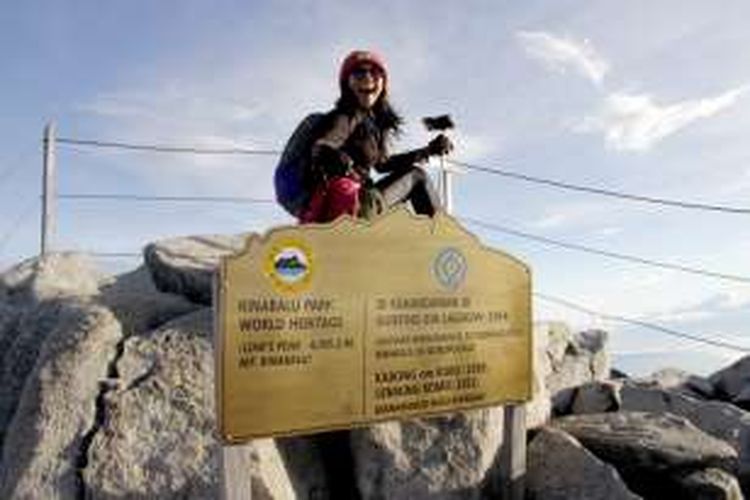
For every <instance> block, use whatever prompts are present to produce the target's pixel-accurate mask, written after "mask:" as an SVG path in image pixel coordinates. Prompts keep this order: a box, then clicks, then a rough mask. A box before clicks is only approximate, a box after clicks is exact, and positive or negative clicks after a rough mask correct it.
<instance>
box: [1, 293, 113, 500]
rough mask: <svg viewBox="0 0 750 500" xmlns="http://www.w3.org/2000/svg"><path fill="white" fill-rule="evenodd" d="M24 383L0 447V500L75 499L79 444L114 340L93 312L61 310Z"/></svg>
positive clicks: (76, 306)
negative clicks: (0, 499)
mask: <svg viewBox="0 0 750 500" xmlns="http://www.w3.org/2000/svg"><path fill="white" fill-rule="evenodd" d="M62 307H65V308H66V310H65V312H64V314H61V315H60V316H58V323H57V325H56V327H55V328H53V329H52V331H51V332H50V333H49V334H48V335H47V338H46V340H45V342H44V343H43V345H42V346H41V348H40V351H39V355H38V357H37V358H36V359H35V363H34V366H33V367H32V369H31V371H30V373H29V374H28V376H27V377H26V379H25V381H24V391H23V394H22V396H21V398H20V400H19V402H18V405H17V409H16V411H15V414H14V418H13V420H12V422H11V423H10V425H9V427H8V432H7V434H6V440H5V444H4V446H3V459H2V469H1V470H2V479H0V498H5V499H11V498H19V499H20V498H76V496H77V491H78V488H79V482H78V475H77V464H78V461H79V457H80V454H81V453H82V452H83V451H82V442H83V439H84V436H85V434H86V432H87V431H88V429H89V428H91V427H92V426H93V425H94V415H95V400H96V397H97V394H98V393H99V390H100V388H99V383H100V381H101V380H103V379H104V378H105V377H106V374H107V367H108V364H109V360H110V358H111V357H112V356H113V355H114V352H115V346H116V344H117V342H118V341H119V339H120V336H121V331H120V326H119V323H118V322H117V320H116V319H115V317H114V315H113V314H112V313H111V312H109V311H108V310H106V309H104V308H102V307H101V306H96V305H92V304H85V303H71V304H65V305H64V306H62Z"/></svg>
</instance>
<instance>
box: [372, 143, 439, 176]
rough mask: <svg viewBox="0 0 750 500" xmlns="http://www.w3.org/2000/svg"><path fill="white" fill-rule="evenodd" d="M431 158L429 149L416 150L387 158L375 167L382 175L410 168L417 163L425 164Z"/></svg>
mask: <svg viewBox="0 0 750 500" xmlns="http://www.w3.org/2000/svg"><path fill="white" fill-rule="evenodd" d="M429 157H430V153H429V150H428V149H427V148H419V149H414V150H412V151H407V152H406V153H399V154H397V155H393V156H389V157H387V158H386V160H385V161H383V162H381V163H378V164H377V165H375V170H376V171H378V172H379V173H381V174H385V173H388V172H395V171H398V170H402V169H405V168H409V167H411V166H412V165H415V164H417V163H422V162H425V161H427V159H428V158H429Z"/></svg>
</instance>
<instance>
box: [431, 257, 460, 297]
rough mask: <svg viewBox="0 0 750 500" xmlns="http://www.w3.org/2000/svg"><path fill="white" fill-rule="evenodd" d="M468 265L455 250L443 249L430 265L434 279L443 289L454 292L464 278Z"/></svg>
mask: <svg viewBox="0 0 750 500" xmlns="http://www.w3.org/2000/svg"><path fill="white" fill-rule="evenodd" d="M467 268H468V265H467V263H466V258H465V257H464V255H463V254H462V253H461V252H460V251H459V250H458V249H456V248H445V249H443V250H441V251H440V253H438V255H437V257H435V261H434V262H433V263H432V271H433V273H434V275H435V278H436V279H437V280H438V283H440V284H441V285H442V286H443V287H444V288H447V289H449V290H455V289H456V288H458V287H459V286H460V285H461V283H463V281H464V278H465V277H466V269H467Z"/></svg>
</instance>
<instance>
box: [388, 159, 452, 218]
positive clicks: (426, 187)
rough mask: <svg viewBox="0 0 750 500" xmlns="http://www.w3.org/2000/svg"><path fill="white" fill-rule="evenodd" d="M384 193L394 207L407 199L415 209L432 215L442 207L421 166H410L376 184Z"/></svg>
mask: <svg viewBox="0 0 750 500" xmlns="http://www.w3.org/2000/svg"><path fill="white" fill-rule="evenodd" d="M375 187H376V188H378V190H379V191H380V192H381V194H382V195H383V198H384V199H385V204H386V206H388V207H392V206H395V205H398V204H399V203H402V202H404V201H406V200H409V201H411V204H412V206H413V207H414V211H415V212H416V213H418V214H423V215H429V216H430V217H432V216H433V215H435V212H437V210H438V208H439V207H440V199H439V198H438V195H437V192H435V188H434V187H433V185H432V181H431V180H430V178H429V176H428V175H427V173H426V172H425V171H424V170H422V169H421V168H419V167H410V168H407V169H404V170H399V171H398V172H393V173H391V174H389V175H388V176H387V177H385V178H384V179H381V180H380V181H378V182H377V183H376V184H375Z"/></svg>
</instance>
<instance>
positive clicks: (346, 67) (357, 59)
mask: <svg viewBox="0 0 750 500" xmlns="http://www.w3.org/2000/svg"><path fill="white" fill-rule="evenodd" d="M362 63H369V64H372V65H373V66H377V67H378V68H379V69H380V71H382V72H383V88H387V86H388V71H387V70H386V68H385V61H384V60H383V58H382V57H380V55H379V54H378V53H376V52H373V51H370V50H354V51H352V52H350V53H349V55H348V56H346V58H345V59H344V62H342V63H341V70H340V71H339V85H340V86H341V89H342V90H343V89H344V88H346V85H347V81H348V80H349V75H351V74H352V71H354V69H355V68H356V67H357V66H359V65H360V64H362Z"/></svg>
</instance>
